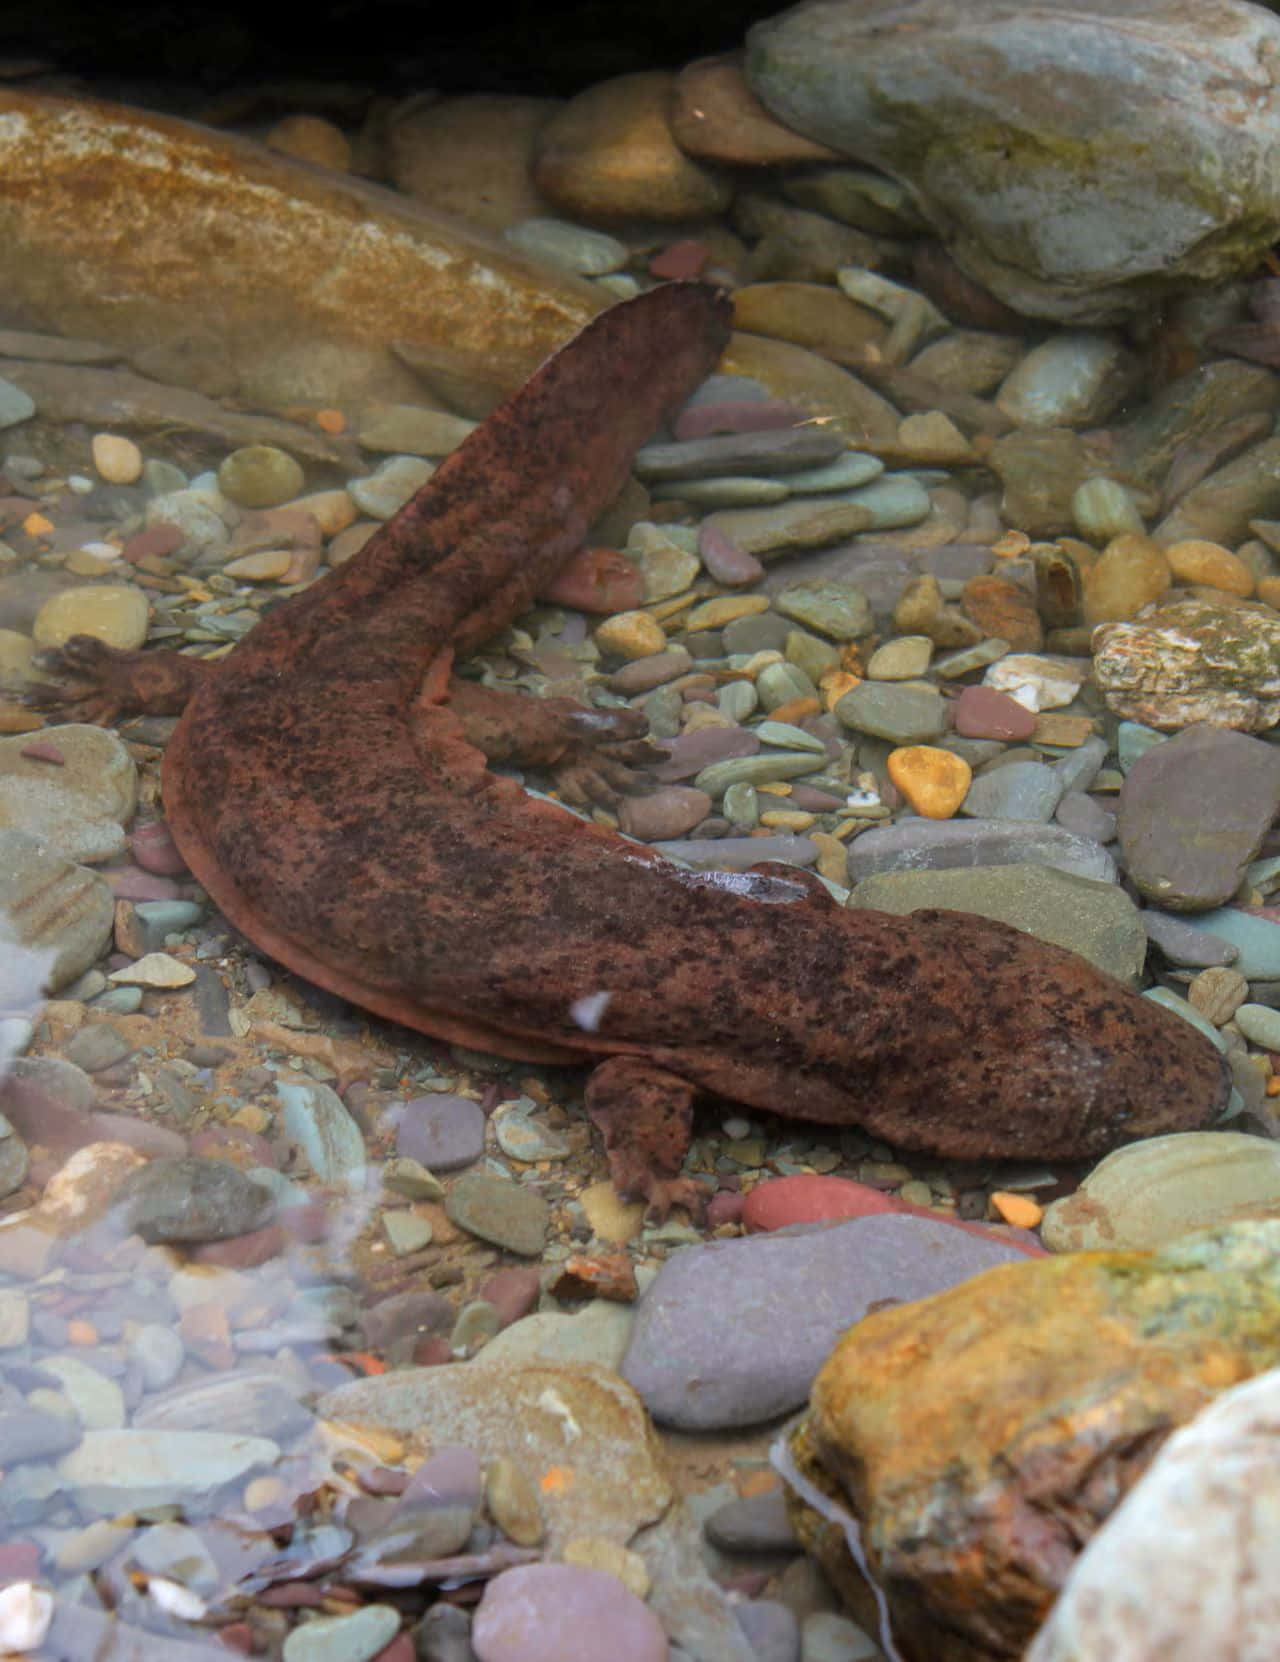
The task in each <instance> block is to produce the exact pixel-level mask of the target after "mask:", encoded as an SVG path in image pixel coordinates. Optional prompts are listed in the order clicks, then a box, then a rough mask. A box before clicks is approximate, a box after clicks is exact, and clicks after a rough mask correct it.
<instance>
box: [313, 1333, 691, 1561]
mask: <svg viewBox="0 0 1280 1662" xmlns="http://www.w3.org/2000/svg"><path fill="white" fill-rule="evenodd" d="M316 1412H317V1414H318V1415H319V1416H320V1417H321V1418H322V1419H326V1420H339V1421H342V1422H344V1423H354V1424H356V1425H365V1426H373V1427H377V1428H379V1429H380V1430H384V1431H392V1432H396V1433H397V1434H399V1435H400V1436H404V1437H412V1436H414V1435H418V1434H421V1433H422V1432H423V1431H424V1428H426V1427H429V1428H430V1432H429V1436H430V1441H431V1444H432V1445H433V1446H438V1445H439V1444H441V1443H463V1444H465V1445H466V1447H467V1448H470V1449H473V1450H474V1451H475V1453H476V1454H478V1455H479V1457H480V1459H481V1460H492V1459H496V1458H497V1457H498V1456H499V1455H505V1456H507V1458H509V1459H511V1460H513V1461H514V1462H515V1463H516V1465H517V1466H519V1468H520V1469H521V1471H522V1472H524V1474H525V1475H526V1476H527V1477H528V1478H529V1479H530V1480H531V1481H532V1482H533V1483H534V1484H535V1485H538V1484H540V1483H542V1479H543V1478H544V1477H545V1476H546V1475H547V1473H548V1472H550V1471H552V1470H553V1469H561V1471H562V1476H563V1478H564V1480H563V1481H553V1482H551V1483H548V1484H544V1485H543V1486H542V1488H541V1490H540V1493H541V1498H542V1513H543V1518H544V1521H545V1523H546V1527H547V1544H548V1548H549V1550H550V1552H551V1555H552V1556H553V1557H555V1556H558V1554H559V1550H560V1547H561V1546H562V1545H563V1543H564V1542H565V1541H567V1540H570V1539H572V1537H573V1536H575V1535H598V1536H602V1537H604V1538H606V1539H608V1540H613V1541H617V1542H619V1543H620V1544H622V1545H625V1544H626V1542H627V1541H629V1540H630V1538H631V1536H632V1535H633V1534H634V1533H635V1531H636V1530H638V1529H640V1528H642V1527H644V1526H645V1525H646V1524H651V1523H654V1522H656V1520H657V1519H658V1518H660V1517H661V1516H662V1515H663V1513H664V1512H665V1511H666V1510H667V1508H668V1506H670V1504H671V1501H672V1498H673V1497H672V1490H671V1487H670V1485H669V1484H668V1482H667V1479H666V1477H665V1475H664V1473H663V1472H662V1470H661V1467H660V1465H659V1464H658V1458H659V1457H658V1451H657V1443H656V1441H655V1439H654V1436H653V1430H652V1428H651V1426H650V1425H649V1422H648V1418H647V1416H646V1415H645V1411H644V1407H643V1404H642V1403H641V1401H640V1398H639V1397H638V1396H637V1395H636V1393H635V1392H634V1391H633V1390H632V1389H631V1387H630V1386H629V1385H628V1384H626V1383H625V1381H624V1380H622V1379H620V1378H619V1377H618V1376H617V1375H616V1374H613V1373H610V1372H609V1371H608V1370H607V1369H605V1368H601V1367H598V1366H595V1365H593V1364H590V1363H583V1364H578V1365H574V1366H559V1365H555V1364H552V1363H544V1362H523V1363H518V1364H514V1365H512V1364H508V1365H506V1366H503V1367H502V1368H495V1367H488V1366H486V1365H485V1363H484V1362H483V1361H479V1362H467V1363H459V1364H457V1365H455V1366H454V1367H451V1368H406V1369H398V1370H396V1371H395V1372H393V1373H386V1374H381V1375H379V1376H377V1377H376V1378H373V1379H361V1380H356V1381H354V1382H353V1383H352V1384H350V1385H340V1386H339V1387H338V1388H337V1389H336V1390H334V1391H329V1392H328V1393H327V1394H326V1395H325V1396H323V1397H321V1399H320V1401H319V1403H318V1404H317V1405H316Z"/></svg>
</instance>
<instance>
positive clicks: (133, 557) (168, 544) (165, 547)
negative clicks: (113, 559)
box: [120, 520, 187, 565]
mask: <svg viewBox="0 0 1280 1662" xmlns="http://www.w3.org/2000/svg"><path fill="white" fill-rule="evenodd" d="M186 540H187V533H186V532H185V531H184V530H183V529H182V527H181V526H180V525H171V524H170V523H169V521H168V520H162V521H161V522H160V523H159V524H156V525H149V526H148V527H147V528H146V530H145V531H139V532H138V533H137V534H136V535H135V536H132V537H129V538H127V539H126V540H125V544H124V547H123V548H122V549H121V551H120V552H121V553H122V554H123V555H124V557H125V559H126V560H128V561H129V563H130V565H137V563H138V561H139V560H146V559H156V558H159V559H163V558H164V556H165V555H166V554H176V553H177V551H178V549H180V548H181V547H182V545H183V543H184V542H186Z"/></svg>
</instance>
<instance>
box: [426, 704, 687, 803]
mask: <svg viewBox="0 0 1280 1662" xmlns="http://www.w3.org/2000/svg"><path fill="white" fill-rule="evenodd" d="M448 704H449V708H450V709H451V710H452V711H453V713H454V714H455V715H456V716H457V717H458V719H459V721H460V722H461V723H462V728H463V731H464V733H465V734H466V737H467V740H468V742H469V743H471V744H473V745H474V746H475V747H476V749H477V750H481V751H483V752H484V754H485V756H486V758H487V759H488V760H489V761H490V762H511V763H514V764H515V765H516V766H517V767H538V768H546V769H547V770H548V771H549V772H550V773H551V775H552V777H553V779H554V780H555V786H556V789H557V791H558V792H559V793H560V795H561V796H562V797H563V798H564V800H565V801H566V802H571V803H573V804H574V806H575V807H580V806H584V805H586V804H588V803H592V802H595V803H599V804H600V805H601V806H602V807H605V808H612V807H615V806H616V805H617V802H618V799H619V797H621V796H638V795H642V794H643V793H644V792H645V791H648V790H651V789H652V788H653V781H652V780H651V779H649V778H647V777H646V776H645V774H644V773H643V771H642V770H643V769H644V768H645V767H647V766H650V765H652V764H653V763H654V762H659V761H661V760H662V758H663V757H664V756H665V755H666V752H665V751H664V750H662V749H661V748H660V747H659V746H657V745H655V744H654V743H653V742H652V741H651V740H650V739H649V738H648V737H647V731H648V724H647V722H646V721H645V718H644V716H643V715H642V714H641V713H640V712H639V711H638V710H630V709H619V710H596V709H592V708H591V707H589V706H588V705H585V704H577V703H575V702H574V700H573V699H571V698H528V697H525V696H524V695H522V694H520V693H516V692H504V691H503V690H502V689H501V688H498V687H485V686H481V685H480V684H479V683H478V682H475V681H458V680H454V681H452V682H450V685H449V698H448Z"/></svg>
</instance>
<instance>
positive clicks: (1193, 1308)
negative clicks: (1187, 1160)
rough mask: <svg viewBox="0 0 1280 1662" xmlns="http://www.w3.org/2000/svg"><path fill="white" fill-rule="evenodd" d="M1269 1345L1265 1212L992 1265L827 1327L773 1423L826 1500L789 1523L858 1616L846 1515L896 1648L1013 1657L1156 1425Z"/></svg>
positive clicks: (866, 1615)
mask: <svg viewBox="0 0 1280 1662" xmlns="http://www.w3.org/2000/svg"><path fill="white" fill-rule="evenodd" d="M1277 1362H1280V1220H1272V1219H1268V1220H1265V1221H1262V1222H1250V1223H1242V1224H1238V1225H1236V1226H1235V1227H1233V1228H1229V1229H1222V1230H1215V1231H1211V1232H1208V1233H1205V1234H1202V1235H1193V1236H1189V1237H1186V1238H1184V1239H1183V1240H1180V1241H1178V1242H1175V1243H1174V1244H1172V1245H1170V1246H1168V1247H1165V1248H1164V1249H1162V1250H1161V1251H1159V1252H1151V1253H1141V1252H1127V1253H1082V1254H1076V1255H1072V1256H1070V1257H1066V1258H1048V1259H1033V1260H1029V1261H1027V1262H1025V1263H1018V1264H1011V1265H1005V1266H1002V1267H1001V1268H998V1269H994V1270H989V1271H987V1272H986V1273H985V1274H984V1275H979V1276H975V1277H974V1278H973V1279H971V1280H970V1281H968V1282H966V1283H964V1284H963V1285H961V1286H959V1287H955V1288H952V1289H951V1290H950V1291H948V1292H944V1293H939V1294H936V1295H934V1296H933V1297H932V1298H928V1299H923V1300H920V1301H918V1302H916V1303H914V1304H906V1305H900V1306H898V1307H897V1308H895V1309H891V1310H883V1311H880V1312H877V1313H876V1314H874V1315H869V1316H867V1317H865V1318H864V1319H863V1320H862V1321H861V1322H859V1323H858V1324H857V1325H856V1326H855V1327H853V1328H851V1329H850V1331H849V1332H848V1333H847V1334H846V1335H845V1337H844V1338H843V1339H842V1340H841V1342H840V1344H839V1345H838V1346H837V1348H836V1350H835V1351H834V1352H833V1354H832V1356H831V1357H830V1359H829V1360H828V1361H827V1363H826V1364H825V1366H824V1367H823V1369H822V1371H821V1372H820V1373H819V1375H818V1377H817V1380H816V1382H815V1385H814V1390H813V1396H812V1399H811V1405H810V1410H809V1413H808V1415H807V1417H806V1419H805V1420H804V1421H802V1422H801V1425H800V1427H799V1428H798V1429H797V1431H796V1432H795V1433H794V1434H793V1436H792V1438H791V1442H790V1453H791V1456H792V1458H793V1459H794V1460H795V1462H796V1465H797V1466H798V1468H799V1470H800V1472H801V1474H802V1476H803V1477H804V1478H805V1479H807V1480H808V1482H809V1483H811V1484H814V1485H816V1487H817V1489H818V1490H819V1491H820V1492H821V1494H822V1495H823V1496H824V1497H825V1498H826V1500H827V1501H830V1502H831V1503H833V1513H832V1516H830V1517H824V1516H823V1515H821V1514H820V1513H819V1512H818V1511H817V1510H815V1509H813V1508H812V1507H810V1506H808V1505H804V1504H802V1503H800V1502H798V1501H797V1502H795V1503H794V1506H793V1517H794V1520H795V1522H796V1525H797V1530H798V1533H799V1534H800V1536H801V1539H802V1540H803V1541H804V1542H805V1544H806V1546H807V1547H808V1549H809V1550H810V1551H811V1552H813V1553H814V1554H815V1555H816V1556H817V1557H818V1558H819V1560H820V1561H821V1562H822V1564H823V1566H824V1568H826V1569H827V1571H828V1573H829V1574H831V1575H832V1576H833V1578H834V1579H835V1581H836V1584H837V1586H838V1587H839V1589H840V1590H841V1593H842V1596H844V1597H845V1598H846V1600H847V1601H848V1602H849V1603H850V1604H851V1606H852V1608H853V1609H854V1612H855V1614H856V1615H858V1617H859V1619H860V1620H861V1621H862V1622H863V1623H864V1625H866V1624H867V1623H868V1622H870V1623H871V1624H872V1625H873V1626H874V1623H875V1620H876V1617H875V1613H874V1605H873V1604H872V1602H871V1599H870V1598H869V1596H868V1595H869V1589H868V1587H867V1584H866V1582H865V1581H864V1580H863V1579H862V1577H861V1575H860V1574H859V1572H858V1571H857V1570H856V1569H855V1567H854V1561H853V1558H852V1557H851V1555H850V1553H849V1550H848V1542H847V1537H846V1533H845V1527H844V1521H845V1520H849V1519H852V1520H853V1521H856V1524H857V1527H858V1530H859V1532H860V1537H861V1546H862V1549H863V1551H864V1552H865V1555H866V1559H867V1563H868V1566H869V1569H870V1571H871V1573H872V1574H873V1575H874V1576H875V1577H876V1580H877V1581H878V1582H879V1584H880V1586H881V1587H882V1588H883V1589H884V1592H885V1595H886V1596H887V1598H888V1603H889V1618H890V1622H891V1624H892V1627H893V1633H894V1639H895V1642H896V1644H897V1646H898V1649H899V1651H900V1653H901V1655H902V1656H903V1657H904V1658H905V1659H906V1662H926V1659H927V1662H980V1659H987V1658H990V1659H993V1662H994V1659H997V1658H1000V1659H1009V1662H1013V1659H1015V1658H1018V1657H1021V1656H1022V1654H1023V1652H1024V1650H1025V1648H1026V1646H1027V1644H1028V1643H1029V1642H1030V1640H1031V1638H1032V1636H1033V1635H1034V1633H1035V1631H1036V1629H1037V1627H1038V1626H1039V1625H1040V1623H1041V1622H1042V1621H1043V1620H1044V1618H1045V1616H1046V1615H1047V1614H1048V1611H1049V1609H1050V1607H1051V1605H1052V1604H1053V1601H1054V1599H1055V1598H1056V1597H1057V1595H1058V1593H1059V1591H1060V1590H1061V1588H1062V1586H1063V1584H1064V1582H1065V1581H1066V1579H1067V1576H1068V1574H1069V1573H1070V1571H1071V1568H1072V1566H1073V1564H1074V1562H1075V1560H1076V1557H1077V1555H1078V1553H1079V1551H1080V1548H1081V1545H1082V1544H1083V1543H1085V1542H1087V1541H1088V1539H1089V1537H1090V1536H1091V1535H1092V1534H1093V1532H1094V1531H1095V1530H1096V1529H1098V1528H1099V1526H1100V1525H1101V1524H1102V1523H1104V1522H1105V1520H1106V1519H1107V1517H1108V1516H1109V1515H1110V1514H1111V1513H1112V1511H1113V1510H1114V1509H1115V1507H1116V1505H1117V1503H1118V1502H1119V1501H1120V1500H1121V1499H1122V1498H1123V1497H1124V1495H1125V1493H1126V1492H1127V1491H1128V1490H1129V1489H1130V1488H1131V1487H1132V1485H1133V1484H1134V1483H1135V1482H1136V1481H1137V1479H1138V1478H1139V1477H1140V1476H1141V1475H1142V1473H1143V1472H1144V1471H1145V1470H1146V1469H1147V1467H1148V1466H1149V1465H1150V1463H1151V1461H1152V1459H1153V1457H1154V1456H1155V1454H1156V1452H1157V1450H1158V1449H1159V1447H1160V1445H1161V1443H1162V1442H1163V1441H1164V1439H1165V1438H1166V1437H1167V1435H1168V1433H1169V1431H1170V1430H1171V1429H1173V1428H1176V1427H1177V1426H1180V1425H1184V1424H1185V1423H1186V1422H1187V1421H1189V1420H1191V1419H1192V1418H1193V1416H1194V1415H1195V1414H1197V1413H1198V1412H1199V1411H1200V1410H1201V1409H1202V1408H1204V1407H1205V1406H1206V1405H1207V1404H1208V1403H1210V1402H1211V1401H1212V1400H1213V1399H1214V1398H1215V1397H1216V1396H1217V1395H1218V1393H1219V1392H1221V1391H1223V1390H1225V1389H1226V1388H1227V1387H1228V1386H1231V1385H1235V1384H1238V1383H1239V1382H1240V1381H1242V1380H1245V1379H1249V1378H1251V1377H1252V1376H1253V1375H1255V1374H1257V1373H1260V1372H1262V1371H1263V1370H1265V1369H1266V1368H1269V1367H1274V1366H1275V1365H1276V1364H1277ZM836 1509H838V1510H836Z"/></svg>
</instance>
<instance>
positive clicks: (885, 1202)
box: [742, 1173, 1045, 1258]
mask: <svg viewBox="0 0 1280 1662" xmlns="http://www.w3.org/2000/svg"><path fill="white" fill-rule="evenodd" d="M879 1212H906V1213H909V1214H910V1215H911V1216H912V1217H917V1218H932V1219H933V1221H934V1222H935V1223H945V1224H949V1225H950V1226H951V1228H953V1229H963V1230H965V1231H966V1233H968V1234H970V1235H985V1236H986V1237H987V1239H988V1240H992V1241H999V1242H1000V1243H1001V1244H1002V1245H1003V1246H1012V1247H1017V1248H1018V1250H1019V1251H1020V1252H1025V1253H1026V1254H1027V1255H1028V1256H1029V1257H1032V1258H1040V1257H1043V1256H1044V1255H1045V1249H1044V1248H1043V1247H1042V1246H1041V1245H1040V1242H1039V1240H1038V1239H1037V1238H1036V1236H1035V1235H1033V1234H1032V1233H1031V1231H1030V1230H1027V1229H1009V1228H1003V1227H1002V1228H999V1229H995V1228H989V1227H988V1226H987V1225H986V1224H982V1223H970V1222H969V1221H968V1220H967V1219H964V1218H954V1217H948V1216H947V1215H946V1213H944V1212H937V1211H934V1210H933V1208H932V1207H929V1206H914V1205H912V1203H911V1202H910V1201H906V1200H896V1199H894V1197H893V1196H892V1195H886V1194H884V1193H883V1192H882V1191H881V1190H879V1189H873V1188H871V1187H870V1185H869V1184H866V1183H855V1182H854V1181H853V1179H852V1178H849V1177H822V1176H819V1175H817V1174H816V1173H815V1174H813V1175H805V1176H800V1177H774V1178H770V1179H768V1180H767V1181H766V1182H764V1183H758V1184H757V1185H756V1187H755V1188H754V1189H752V1191H751V1193H750V1194H749V1195H748V1196H747V1200H746V1205H745V1206H744V1207H743V1211H742V1221H743V1223H744V1224H745V1225H746V1227H747V1228H748V1229H749V1230H769V1229H785V1228H786V1226H787V1225H788V1224H793V1223H823V1222H829V1221H833V1220H835V1219H837V1218H869V1217H874V1216H875V1215H876V1214H877V1213H879Z"/></svg>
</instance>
